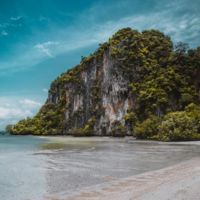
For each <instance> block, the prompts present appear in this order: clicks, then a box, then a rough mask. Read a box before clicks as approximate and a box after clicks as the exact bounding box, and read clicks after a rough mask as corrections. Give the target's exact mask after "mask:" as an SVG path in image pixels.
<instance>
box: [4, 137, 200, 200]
mask: <svg viewBox="0 0 200 200" xmlns="http://www.w3.org/2000/svg"><path fill="white" fill-rule="evenodd" d="M199 153H200V146H199V145H190V144H181V143H176V144H174V143H160V142H144V141H135V140H133V139H130V138H125V139H124V138H96V137H92V138H72V137H48V138H42V137H31V136H0V199H2V200H36V199H37V200H40V199H45V198H46V197H62V196H66V195H71V194H72V193H75V192H78V191H79V190H80V189H83V188H84V187H87V186H91V185H95V184H100V183H103V182H106V181H111V180H114V179H117V178H122V177H127V176H131V175H135V174H139V173H142V172H146V171H150V170H155V169H160V168H163V167H166V166H170V165H172V164H176V163H178V162H180V161H184V160H187V159H190V158H193V157H197V156H199Z"/></svg>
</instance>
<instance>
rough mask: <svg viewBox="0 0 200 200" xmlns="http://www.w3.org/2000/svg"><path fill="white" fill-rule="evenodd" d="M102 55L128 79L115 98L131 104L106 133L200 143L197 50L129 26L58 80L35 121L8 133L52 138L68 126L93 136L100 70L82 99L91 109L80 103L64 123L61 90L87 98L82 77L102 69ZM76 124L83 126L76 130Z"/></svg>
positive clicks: (99, 109) (65, 103) (98, 112)
mask: <svg viewBox="0 0 200 200" xmlns="http://www.w3.org/2000/svg"><path fill="white" fill-rule="evenodd" d="M105 54H107V55H108V57H109V58H107V59H110V63H112V65H113V68H115V73H121V74H123V78H124V80H126V81H128V86H127V91H128V92H126V93H124V94H121V95H122V96H123V95H124V96H128V97H129V98H130V99H132V100H133V101H134V104H133V105H131V106H130V105H129V108H128V111H127V112H126V114H125V115H124V116H123V118H122V120H121V121H115V122H113V124H112V125H113V127H114V128H113V129H112V130H111V131H110V135H113V136H124V135H126V132H127V130H129V131H131V132H132V134H133V135H134V136H136V137H137V138H141V139H156V140H163V141H178V140H196V139H200V114H199V113H200V106H199V104H200V100H199V98H200V97H199V94H200V47H199V48H196V49H189V48H188V46H187V45H186V44H183V43H178V44H177V45H173V43H172V41H171V39H170V37H168V36H166V35H164V34H163V33H161V32H159V31H157V30H147V31H143V32H139V31H137V30H132V29H131V28H125V29H121V30H119V31H118V32H117V33H115V34H114V35H113V37H112V38H110V39H109V41H108V42H106V43H104V44H100V47H99V49H98V50H97V51H96V52H94V54H91V55H90V56H88V57H85V58H82V61H81V63H80V64H79V65H78V66H76V67H75V68H73V69H71V70H69V71H68V72H66V73H63V74H62V75H61V76H59V77H58V78H57V79H56V80H55V81H54V82H53V83H52V85H51V88H50V90H49V95H50V97H49V98H51V101H47V102H46V104H45V105H44V106H43V107H42V108H41V109H40V111H39V113H38V114H37V115H36V116H35V117H33V118H32V119H25V120H22V121H20V122H18V123H17V124H16V125H14V126H12V127H9V131H10V132H11V133H12V134H34V135H54V134H65V133H66V129H68V128H69V127H70V130H74V132H73V133H72V134H74V135H77V136H91V135H93V134H94V129H95V124H96V123H100V118H101V115H102V113H103V108H102V94H101V92H102V89H101V87H100V86H101V82H102V80H101V79H100V78H98V77H101V74H102V73H101V70H99V71H96V77H97V79H96V80H95V81H93V82H91V84H92V85H91V86H90V87H89V88H90V97H89V96H87V95H86V96H85V100H86V101H88V102H92V107H91V106H90V107H89V106H88V104H87V102H86V103H85V105H86V106H85V107H84V108H85V109H82V110H80V109H79V110H77V111H76V112H75V114H74V115H73V116H71V117H70V118H69V119H68V118H67V119H66V111H68V110H69V111H70V110H72V105H71V104H70V103H69V102H68V101H69V99H70V97H69V96H68V95H67V93H66V90H73V91H72V93H73V94H74V95H78V94H83V93H84V94H87V90H86V89H85V88H84V86H83V85H84V78H82V77H83V76H84V74H83V73H84V72H85V71H87V70H88V71H90V70H91V68H92V67H96V68H97V67H99V66H100V68H102V66H103V60H104V59H105V56H104V55H105ZM116 69H117V70H116ZM89 98H90V99H89ZM88 107H89V108H90V109H89V110H88ZM86 108H87V109H86ZM70 112H71V111H70ZM79 121H81V122H83V123H80V124H81V125H80V127H79V124H78V128H77V123H79ZM73 123H76V127H73V126H72V125H71V124H73ZM70 125H71V126H70Z"/></svg>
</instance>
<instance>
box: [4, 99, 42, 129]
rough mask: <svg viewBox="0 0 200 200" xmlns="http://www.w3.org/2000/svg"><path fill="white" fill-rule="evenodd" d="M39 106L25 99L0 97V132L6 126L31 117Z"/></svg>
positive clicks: (35, 102)
mask: <svg viewBox="0 0 200 200" xmlns="http://www.w3.org/2000/svg"><path fill="white" fill-rule="evenodd" d="M41 105H42V104H41V103H40V102H38V101H35V100H32V99H27V98H21V99H20V98H15V97H0V130H1V129H4V128H5V126H6V125H7V124H13V123H16V122H17V121H19V120H21V119H25V118H27V117H32V116H33V115H34V114H35V113H36V112H37V111H38V110H39V108H40V107H41Z"/></svg>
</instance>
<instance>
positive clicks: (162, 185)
mask: <svg viewBox="0 0 200 200" xmlns="http://www.w3.org/2000/svg"><path fill="white" fill-rule="evenodd" d="M199 187H200V158H195V159H192V160H189V161H186V162H182V163H180V164H177V165H174V166H171V167H167V168H164V169H160V170H156V171H151V172H146V173H143V174H140V175H136V176H131V177H129V178H123V179H119V180H116V181H112V182H110V183H105V184H101V185H97V186H95V187H88V188H85V189H84V191H82V192H80V193H79V194H77V195H75V196H73V197H68V198H66V200H111V199H113V200H172V199H173V200H174V199H176V200H199V199H200V190H199Z"/></svg>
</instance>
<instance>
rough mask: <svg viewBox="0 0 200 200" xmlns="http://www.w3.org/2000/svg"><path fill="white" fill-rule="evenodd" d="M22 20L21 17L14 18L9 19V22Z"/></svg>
mask: <svg viewBox="0 0 200 200" xmlns="http://www.w3.org/2000/svg"><path fill="white" fill-rule="evenodd" d="M22 18H23V17H22V16H16V17H11V18H10V20H12V21H18V20H20V19H22Z"/></svg>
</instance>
